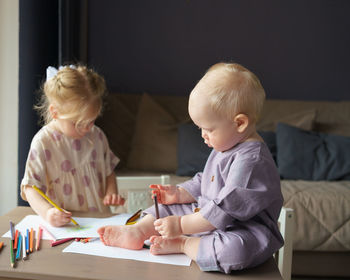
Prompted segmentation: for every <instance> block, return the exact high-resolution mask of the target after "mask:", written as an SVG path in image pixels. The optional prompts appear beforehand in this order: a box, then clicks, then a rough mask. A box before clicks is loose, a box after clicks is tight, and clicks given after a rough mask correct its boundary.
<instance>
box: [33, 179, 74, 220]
mask: <svg viewBox="0 0 350 280" xmlns="http://www.w3.org/2000/svg"><path fill="white" fill-rule="evenodd" d="M32 187H33V189H34V190H36V191H37V192H38V193H39V194H40V195H41V196H42V197H43V198H45V199H46V200H47V202H49V203H50V204H51V205H52V206H53V207H55V208H56V209H58V210H60V211H61V212H64V211H63V209H62V208H61V207H59V206H58V205H57V204H56V203H55V202H53V201H52V200H51V199H50V198H49V197H48V196H47V195H46V194H44V193H43V192H42V191H41V190H40V189H39V188H38V187H37V186H34V185H33V186H32ZM70 220H71V221H72V223H73V224H75V225H76V226H78V227H79V224H78V223H77V222H76V221H75V220H74V219H73V218H70Z"/></svg>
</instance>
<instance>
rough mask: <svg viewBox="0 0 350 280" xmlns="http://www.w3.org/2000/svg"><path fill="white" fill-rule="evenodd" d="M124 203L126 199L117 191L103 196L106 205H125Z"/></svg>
mask: <svg viewBox="0 0 350 280" xmlns="http://www.w3.org/2000/svg"><path fill="white" fill-rule="evenodd" d="M124 203H125V199H124V198H122V197H121V196H120V195H119V194H116V193H110V194H106V195H105V197H104V198H103V204H104V205H124Z"/></svg>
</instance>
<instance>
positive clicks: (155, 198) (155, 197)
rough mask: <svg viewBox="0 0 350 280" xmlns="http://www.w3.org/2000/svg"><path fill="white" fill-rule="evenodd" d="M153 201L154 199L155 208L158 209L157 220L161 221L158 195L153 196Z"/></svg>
mask: <svg viewBox="0 0 350 280" xmlns="http://www.w3.org/2000/svg"><path fill="white" fill-rule="evenodd" d="M153 199H154V208H155V209H156V218H157V219H159V208H158V199H157V195H156V194H155V195H154V196H153Z"/></svg>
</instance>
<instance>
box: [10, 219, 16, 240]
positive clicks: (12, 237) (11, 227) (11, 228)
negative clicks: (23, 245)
mask: <svg viewBox="0 0 350 280" xmlns="http://www.w3.org/2000/svg"><path fill="white" fill-rule="evenodd" d="M13 231H14V227H13V223H12V222H11V221H10V232H11V240H12V241H13V240H14V239H15V235H14V232H13Z"/></svg>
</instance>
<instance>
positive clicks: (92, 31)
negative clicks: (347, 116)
mask: <svg viewBox="0 0 350 280" xmlns="http://www.w3.org/2000/svg"><path fill="white" fill-rule="evenodd" d="M349 13H350V1H347V0H307V1H305V0H293V1H280V0H264V1H262V0H176V1H166V0H147V1H144V0H134V1H121V0H120V1H115V0H109V1H107V0H104V1H100V0H90V1H89V43H88V61H89V64H90V65H92V66H94V67H95V68H96V69H97V70H98V71H100V72H101V73H102V74H103V75H104V76H105V77H106V80H107V83H108V86H109V88H110V90H111V91H115V92H145V91H147V92H149V93H152V94H172V95H187V94H189V92H190V90H191V89H192V88H193V86H194V85H195V83H196V82H197V81H198V79H200V77H201V76H202V75H203V73H204V72H205V70H206V69H207V68H208V67H209V66H210V65H212V64H214V63H216V62H218V61H222V60H224V61H236V62H239V63H241V64H243V65H245V66H246V67H248V68H249V69H250V70H252V71H253V72H255V73H256V74H257V75H258V77H259V78H260V79H261V81H262V83H263V85H264V87H265V90H266V92H267V95H268V98H278V99H301V100H342V99H346V100H349V99H350V98H349V96H350V79H349V74H350V36H349V34H350V16H349Z"/></svg>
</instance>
